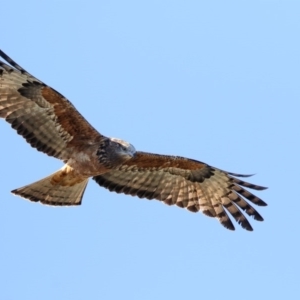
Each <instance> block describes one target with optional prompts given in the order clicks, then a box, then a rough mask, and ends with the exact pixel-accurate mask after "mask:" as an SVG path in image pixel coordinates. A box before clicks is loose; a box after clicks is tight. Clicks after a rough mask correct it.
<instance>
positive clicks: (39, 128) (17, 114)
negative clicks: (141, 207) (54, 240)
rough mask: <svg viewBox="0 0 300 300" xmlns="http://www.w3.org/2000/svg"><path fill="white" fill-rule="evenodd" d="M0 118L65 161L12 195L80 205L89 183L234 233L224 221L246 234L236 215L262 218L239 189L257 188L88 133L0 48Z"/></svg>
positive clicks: (61, 101) (71, 110) (59, 99)
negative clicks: (200, 216) (195, 215)
mask: <svg viewBox="0 0 300 300" xmlns="http://www.w3.org/2000/svg"><path fill="white" fill-rule="evenodd" d="M0 57H2V58H3V59H4V60H5V61H6V62H8V63H9V64H10V65H11V66H9V65H7V64H6V63H4V62H2V61H0V117H1V118H5V120H6V121H7V122H8V123H10V124H11V126H12V127H13V128H14V129H15V130H17V132H18V133H19V134H20V135H22V136H23V137H24V138H25V139H26V141H27V142H28V143H29V144H30V145H31V146H32V147H34V148H36V149H37V150H39V151H42V152H44V153H46V154H48V155H50V156H54V157H56V158H58V159H61V160H62V161H64V162H65V165H64V166H63V167H62V168H61V169H60V170H59V171H57V172H55V173H54V174H52V175H50V176H48V177H46V178H44V179H42V180H39V181H37V182H35V183H32V184H30V185H27V186H24V187H22V188H19V189H16V190H13V191H12V192H13V193H14V194H16V195H19V196H22V197H24V198H26V199H29V200H32V201H36V202H41V203H44V204H48V205H79V204H81V200H82V196H83V193H84V190H85V188H86V186H87V183H88V179H89V178H90V177H92V178H93V179H94V180H95V181H96V182H97V183H98V184H99V185H100V186H103V187H105V188H107V189H109V190H110V191H114V192H117V193H124V194H129V195H132V196H138V197H140V198H146V199H149V200H151V199H157V200H160V201H163V202H164V203H166V204H168V205H174V204H175V205H177V206H179V207H183V208H187V209H188V210H189V211H192V212H198V211H202V212H203V213H204V214H206V215H207V216H210V217H215V218H217V219H219V221H220V222H221V224H222V225H223V226H225V227H226V228H228V229H231V230H234V226H233V224H232V221H231V220H230V218H229V216H228V212H229V213H230V214H231V216H232V217H233V218H234V219H235V220H236V221H237V222H238V223H239V224H240V225H241V226H242V227H243V228H245V229H247V230H252V227H251V225H250V223H249V221H248V220H247V218H246V217H245V216H244V215H243V213H242V211H245V212H246V214H248V215H249V216H253V217H254V219H255V220H258V221H262V220H263V218H262V217H261V215H260V214H259V213H258V212H257V211H256V210H255V209H254V208H253V207H252V206H251V205H250V204H249V202H252V203H254V204H256V205H259V206H265V205H266V203H265V202H263V201H262V200H261V199H260V198H258V197H256V196H254V195H253V194H251V193H250V192H249V191H247V190H246V189H245V187H246V188H250V189H254V190H263V189H265V188H264V187H261V186H257V185H253V184H251V183H247V182H244V181H242V180H239V179H237V178H236V177H247V176H246V175H240V174H233V173H229V172H225V171H222V170H220V169H217V168H214V167H211V166H209V165H207V164H205V163H202V162H199V161H196V160H192V159H187V158H184V157H177V156H165V155H158V154H151V153H145V152H137V151H135V149H134V147H133V146H132V145H131V144H129V143H127V142H125V141H122V140H119V139H114V138H108V137H105V136H103V135H101V134H100V133H99V132H98V131H97V130H96V129H94V128H93V127H92V126H91V125H90V124H89V123H88V122H87V121H86V120H85V119H84V118H83V116H82V115H81V114H80V113H79V112H78V111H77V110H76V108H75V107H74V106H73V105H72V104H71V102H69V101H68V100H67V99H66V98H65V97H63V96H62V95H61V94H59V93H58V92H57V91H55V90H54V89H52V88H51V87H49V86H47V85H46V84H44V83H43V82H41V81H40V80H38V79H36V78H35V77H33V76H32V75H30V74H29V73H28V72H26V71H25V70H24V69H23V68H22V67H20V66H19V65H18V64H16V63H15V62H14V61H13V60H12V59H11V58H10V57H8V56H7V55H6V54H5V53H4V52H2V51H1V50H0Z"/></svg>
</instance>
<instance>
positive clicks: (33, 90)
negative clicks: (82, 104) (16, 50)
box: [0, 50, 102, 160]
mask: <svg viewBox="0 0 300 300" xmlns="http://www.w3.org/2000/svg"><path fill="white" fill-rule="evenodd" d="M0 56H1V57H2V58H3V59H5V60H6V61H7V62H8V63H10V64H11V65H12V66H13V67H10V66H9V65H7V64H5V63H4V62H2V61H0V117H1V118H5V119H6V121H7V122H9V123H10V124H11V126H12V127H13V128H14V129H16V130H17V132H18V133H19V134H20V135H22V136H23V137H24V138H25V139H26V140H27V142H28V143H30V145H31V146H32V147H35V148H36V149H37V150H39V151H42V152H44V153H46V154H48V155H51V156H54V157H57V158H60V159H62V160H67V159H68V158H69V156H70V153H72V152H73V151H74V150H78V147H80V145H81V144H82V141H83V140H84V141H87V142H89V141H90V142H91V143H93V142H98V141H99V140H101V138H102V136H101V135H100V134H99V133H98V132H97V131H96V130H95V129H94V128H93V127H92V126H91V125H90V124H89V123H88V122H87V121H86V120H85V119H84V117H83V116H82V115H81V114H80V113H79V112H78V111H77V110H76V108H75V107H74V106H73V105H72V104H71V102H70V101H68V100H67V99H66V98H64V97H63V96H62V95H61V94H59V93H58V92H56V91H55V90H54V89H52V88H51V87H48V86H47V85H45V84H44V83H43V82H41V81H40V80H38V79H36V78H35V77H33V76H32V75H30V74H29V73H28V72H27V71H25V70H24V69H22V68H21V67H20V66H19V65H18V64H16V63H15V62H14V61H13V60H12V59H11V58H9V57H8V56H7V55H6V54H5V53H3V52H2V51H1V50H0Z"/></svg>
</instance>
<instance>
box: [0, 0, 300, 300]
mask: <svg viewBox="0 0 300 300" xmlns="http://www.w3.org/2000/svg"><path fill="white" fill-rule="evenodd" d="M299 13H300V3H299V1H272V0H269V1H255V0H253V1H155V0H152V1H130V0H129V1H48V2H46V1H44V2H42V1H26V2H25V1H9V2H8V1H7V2H6V3H5V4H3V3H2V4H1V24H2V26H1V28H2V30H1V44H0V48H1V49H2V50H3V51H5V52H6V53H7V54H9V55H10V56H11V57H12V58H13V59H15V60H16V61H17V62H18V63H19V64H20V65H21V66H23V67H24V68H25V69H26V70H28V71H29V72H30V73H32V74H33V75H35V76H36V77H38V78H39V79H41V80H43V81H44V82H46V83H47V84H48V85H50V86H52V87H53V88H55V89H56V90H58V91H60V92H61V93H62V94H63V95H65V96H66V97H67V98H68V99H70V100H71V101H72V103H73V104H74V105H75V106H76V107H77V109H78V110H79V111H80V112H81V113H82V114H83V115H84V116H85V117H86V118H87V119H88V120H89V121H90V122H91V123H92V124H93V125H94V126H95V127H96V128H97V129H98V130H99V131H100V132H101V133H103V134H105V135H107V136H113V137H119V138H122V139H125V140H127V141H130V142H131V143H132V144H133V145H134V146H135V147H136V149H137V150H142V151H148V152H154V153H162V154H173V155H180V156H185V157H190V158H194V159H197V160H200V161H204V162H206V163H208V164H210V165H213V166H215V167H218V168H221V169H224V170H228V171H232V172H237V173H246V174H249V173H250V174H252V173H255V176H254V177H252V178H251V180H249V181H251V182H253V183H256V184H259V185H264V186H268V187H269V189H268V190H266V191H263V192H258V193H257V195H259V196H260V197H261V198H262V199H264V200H265V201H266V202H267V203H268V204H269V206H267V207H262V208H258V210H259V212H260V213H261V214H262V215H263V217H264V218H265V221H264V222H262V223H260V222H256V221H255V220H250V221H251V224H252V225H253V227H254V232H251V233H250V232H247V231H245V230H243V229H242V228H240V227H239V226H236V228H237V230H236V231H235V232H231V231H228V230H226V229H224V228H223V227H222V226H221V225H220V224H219V223H218V221H216V220H214V219H211V218H207V217H205V216H204V215H202V214H200V213H199V214H192V213H189V212H187V211H185V210H182V209H179V208H177V207H168V206H166V205H163V204H161V203H160V202H158V201H147V200H141V199H138V198H133V197H130V196H125V195H118V194H115V193H110V192H108V191H107V190H105V189H103V188H100V187H99V186H97V185H96V183H95V182H93V181H91V182H90V183H89V185H88V188H87V190H86V193H85V196H84V200H83V204H82V206H80V207H75V208H53V207H48V206H42V205H40V204H36V203H32V202H29V201H26V200H23V199H21V198H19V197H15V196H13V195H12V194H10V191H11V190H12V189H14V188H17V187H20V186H23V185H25V184H28V183H31V182H34V181H36V180H37V179H40V178H42V177H45V176H46V175H48V174H50V173H52V172H54V171H56V170H57V169H58V168H60V167H61V166H62V163H61V162H60V161H57V160H55V159H53V158H50V157H47V156H46V155H44V154H42V153H39V152H37V151H36V150H34V149H32V148H31V147H30V146H29V145H27V144H26V142H25V141H24V140H23V139H22V138H21V137H19V136H18V135H17V134H16V133H15V132H14V131H13V130H12V129H11V128H10V126H9V125H8V124H7V123H5V122H4V121H3V120H1V122H0V132H1V137H2V142H1V159H0V161H1V172H0V179H1V189H0V199H1V201H0V215H1V218H0V228H1V249H0V281H1V282H2V287H1V290H0V298H1V299H7V300H15V299H22V300H27V299H30V300H32V299H43V300H48V299H51V300H52V299H72V300H77V299H78V300H79V299H107V300H110V299H199V298H200V299H201V298H205V299H218V298H222V299H241V298H243V299H244V300H247V299H253V298H256V299H266V298H268V299H269V298H270V299H272V298H273V299H274V298H275V297H276V298H277V299H279V298H283V297H284V298H285V299H297V295H298V296H299V293H300V287H299V279H300V278H299V277H300V274H299V272H300V271H299V270H300V263H299V251H300V246H299V234H300V226H299V224H298V221H297V219H298V218H299V215H298V214H299V211H300V199H299V193H298V192H297V188H298V187H299V152H300V143H299V127H300V118H299V111H300V105H299V97H300V89H299V82H300V74H299V73H300V71H299V70H300V56H299V53H300V42H299V32H300V21H299Z"/></svg>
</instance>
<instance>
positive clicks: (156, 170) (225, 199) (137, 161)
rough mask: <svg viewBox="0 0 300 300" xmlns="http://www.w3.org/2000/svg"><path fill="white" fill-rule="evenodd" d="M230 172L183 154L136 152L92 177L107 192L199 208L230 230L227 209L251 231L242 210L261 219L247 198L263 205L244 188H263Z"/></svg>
mask: <svg viewBox="0 0 300 300" xmlns="http://www.w3.org/2000/svg"><path fill="white" fill-rule="evenodd" d="M232 174H233V173H227V172H225V171H222V170H219V169H216V168H213V167H211V166H209V165H207V164H205V163H202V162H198V161H195V160H191V159H187V158H183V157H175V156H164V155H157V154H150V153H143V152H137V154H136V156H135V157H134V158H132V159H131V160H129V161H128V162H126V163H125V164H123V165H122V166H120V167H118V168H116V169H114V170H112V171H111V172H109V173H106V174H103V175H99V176H95V177H94V178H93V179H94V180H95V181H96V182H97V183H98V184H99V185H100V186H103V187H105V188H107V189H109V190H110V191H114V192H117V193H124V194H129V195H132V196H138V197H140V198H147V199H149V200H151V199H157V200H161V201H163V202H164V203H166V204H168V205H173V204H176V205H177V206H179V207H184V208H187V209H188V210H190V211H192V212H198V211H199V210H200V211H202V212H203V213H204V214H206V215H207V216H210V217H216V218H218V219H219V221H220V222H221V224H222V225H223V226H225V227H226V228H228V229H231V230H234V226H233V224H232V222H231V220H230V218H229V216H228V214H227V212H229V213H230V214H231V215H232V217H233V218H234V219H235V220H236V221H237V222H238V223H239V224H240V225H241V226H242V227H243V228H245V229H247V230H253V229H252V227H251V225H250V223H249V221H248V220H247V218H246V217H245V216H244V215H243V213H242V211H245V212H246V213H247V214H248V215H249V216H253V217H254V219H255V220H258V221H262V220H263V218H262V217H261V215H260V214H259V213H258V212H257V211H256V210H255V209H254V208H253V207H252V206H251V205H250V204H249V203H248V201H250V202H252V203H254V204H256V205H259V206H265V205H267V204H266V203H265V202H263V201H262V200H261V199H260V198H258V197H256V196H254V195H253V194H251V193H250V192H248V191H247V190H245V189H244V187H247V188H250V189H254V190H263V189H265V188H264V187H261V186H258V185H254V184H251V183H247V182H244V181H242V180H239V179H237V178H235V177H233V175H232ZM234 175H235V176H238V174H234ZM242 176H243V175H242ZM247 200H248V201H247Z"/></svg>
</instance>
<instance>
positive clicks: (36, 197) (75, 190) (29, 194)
mask: <svg viewBox="0 0 300 300" xmlns="http://www.w3.org/2000/svg"><path fill="white" fill-rule="evenodd" d="M58 172H60V171H58ZM58 172H56V173H54V174H52V175H50V176H48V177H45V178H43V179H41V180H39V181H36V182H34V183H32V184H29V185H26V186H24V187H21V188H18V189H15V190H13V191H12V193H13V194H15V195H18V196H21V197H23V198H26V199H28V200H31V201H35V202H41V203H43V204H47V205H55V206H63V205H65V206H69V205H80V204H81V200H82V197H83V194H84V191H85V188H86V186H87V183H88V178H87V179H84V180H83V181H81V182H79V183H76V184H74V185H72V186H66V185H60V184H53V180H52V181H51V179H52V178H53V176H54V175H55V174H57V173H58Z"/></svg>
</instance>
